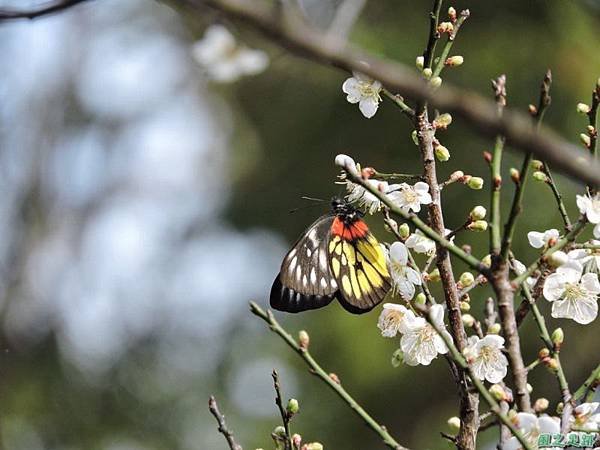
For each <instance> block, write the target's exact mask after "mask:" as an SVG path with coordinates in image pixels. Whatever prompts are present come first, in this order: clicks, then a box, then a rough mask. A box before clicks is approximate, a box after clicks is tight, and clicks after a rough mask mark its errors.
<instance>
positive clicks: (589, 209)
mask: <svg viewBox="0 0 600 450" xmlns="http://www.w3.org/2000/svg"><path fill="white" fill-rule="evenodd" d="M577 207H578V208H579V212H580V213H581V214H585V216H586V217H587V220H589V221H590V223H593V224H599V223H600V193H598V194H596V195H594V196H593V197H592V196H590V195H578V196H577ZM594 235H595V233H594ZM596 237H598V236H596Z"/></svg>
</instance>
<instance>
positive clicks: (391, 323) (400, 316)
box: [377, 303, 413, 338]
mask: <svg viewBox="0 0 600 450" xmlns="http://www.w3.org/2000/svg"><path fill="white" fill-rule="evenodd" d="M409 312H410V314H413V313H412V311H409V310H408V309H407V308H406V307H405V306H403V305H398V304H396V303H384V305H383V310H382V311H381V314H380V315H379V320H378V321H377V328H379V329H380V330H381V335H382V336H383V337H390V338H391V337H395V336H396V334H398V333H401V332H402V330H403V329H404V320H405V317H406V314H407V313H409Z"/></svg>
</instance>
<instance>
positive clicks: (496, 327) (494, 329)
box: [487, 323, 502, 334]
mask: <svg viewBox="0 0 600 450" xmlns="http://www.w3.org/2000/svg"><path fill="white" fill-rule="evenodd" d="M501 329H502V327H501V326H500V324H499V323H493V324H491V325H490V326H489V327H488V331H487V332H488V334H498V333H500V330H501Z"/></svg>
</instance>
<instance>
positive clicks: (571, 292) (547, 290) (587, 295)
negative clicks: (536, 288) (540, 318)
mask: <svg viewBox="0 0 600 450" xmlns="http://www.w3.org/2000/svg"><path fill="white" fill-rule="evenodd" d="M582 273H583V267H582V266H581V264H580V263H579V262H577V261H569V262H568V263H567V264H565V265H563V266H561V267H559V268H558V269H556V272H555V273H553V274H552V275H550V276H549V277H548V278H547V279H546V282H545V283H544V290H543V294H544V297H545V298H546V300H548V301H550V302H552V317H555V318H567V319H573V320H574V321H575V322H577V323H580V324H583V325H585V324H588V323H590V322H592V321H593V320H594V319H595V318H596V316H597V315H598V294H600V283H599V282H598V275H597V274H595V273H586V274H585V275H583V276H582Z"/></svg>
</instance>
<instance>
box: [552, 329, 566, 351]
mask: <svg viewBox="0 0 600 450" xmlns="http://www.w3.org/2000/svg"><path fill="white" fill-rule="evenodd" d="M551 339H552V343H553V344H554V347H555V348H557V349H558V348H560V346H561V345H562V343H563V342H564V340H565V333H564V331H563V330H562V328H557V329H556V330H554V331H553V332H552V336H551Z"/></svg>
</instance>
